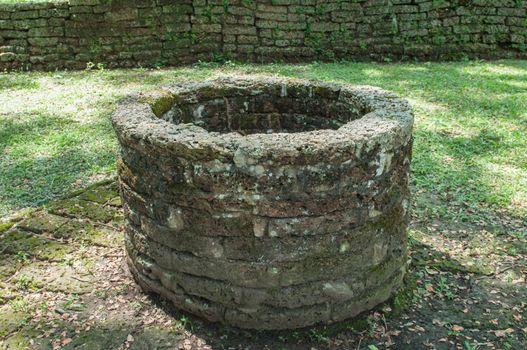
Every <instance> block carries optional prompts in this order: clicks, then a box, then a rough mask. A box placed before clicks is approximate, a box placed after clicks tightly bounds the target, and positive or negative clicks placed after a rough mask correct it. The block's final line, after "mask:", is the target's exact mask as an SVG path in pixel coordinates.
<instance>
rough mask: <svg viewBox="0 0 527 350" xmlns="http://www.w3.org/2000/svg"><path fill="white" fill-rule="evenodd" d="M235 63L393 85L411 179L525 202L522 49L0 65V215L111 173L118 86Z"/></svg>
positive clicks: (463, 194)
mask: <svg viewBox="0 0 527 350" xmlns="http://www.w3.org/2000/svg"><path fill="white" fill-rule="evenodd" d="M231 72H245V73H270V74H273V75H286V76H295V77H302V78H315V79H322V80H326V81H335V82H345V83H352V84H362V85H376V86H380V87H382V88H385V89H388V90H392V91H394V92H396V93H398V94H399V95H400V96H403V97H406V98H408V99H409V100H410V101H411V102H412V104H413V106H414V109H415V114H416V119H415V133H414V135H415V142H414V156H413V165H412V167H413V180H412V181H413V183H414V185H415V186H416V188H417V189H418V190H424V191H434V192H436V193H437V194H438V195H439V196H440V198H441V199H443V200H445V201H450V202H456V203H457V204H459V203H462V204H464V205H467V206H470V207H476V206H479V205H484V206H490V207H495V208H506V209H508V210H511V211H513V212H516V213H522V215H523V214H525V213H527V156H526V155H527V136H526V135H527V61H520V60H517V61H497V62H455V63H419V64H375V63H330V64H317V63H313V64H303V65H284V64H275V65H264V66H258V65H227V66H214V65H199V66H194V67H186V68H173V69H160V70H142V69H136V70H102V71H81V72H54V73H42V72H32V73H26V72H24V73H6V74H0V169H1V172H0V216H1V215H5V214H7V213H8V212H10V211H11V210H14V209H17V208H21V207H27V206H35V205H38V204H41V203H44V202H46V201H48V200H49V199H51V198H54V197H56V196H58V195H60V194H62V193H65V192H68V191H70V190H71V189H72V188H74V187H76V186H81V185H85V184H87V183H89V182H92V181H94V180H96V179H98V178H100V177H101V176H102V177H104V176H109V175H111V174H112V173H113V172H114V169H115V166H114V155H115V152H116V149H117V142H116V139H115V135H114V133H113V130H112V128H111V125H110V122H109V116H110V115H111V112H112V111H113V109H114V108H115V105H116V101H118V100H119V99H120V98H121V97H122V96H124V95H125V94H127V93H130V92H133V91H138V90H141V89H148V88H151V87H154V86H157V85H160V84H161V85H162V84H166V83H169V82H172V81H174V80H178V79H188V78H195V79H202V78H205V77H209V76H213V75H215V74H218V73H231Z"/></svg>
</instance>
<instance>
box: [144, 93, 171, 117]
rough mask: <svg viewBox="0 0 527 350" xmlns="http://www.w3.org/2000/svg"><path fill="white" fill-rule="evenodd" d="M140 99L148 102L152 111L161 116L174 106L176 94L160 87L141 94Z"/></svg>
mask: <svg viewBox="0 0 527 350" xmlns="http://www.w3.org/2000/svg"><path fill="white" fill-rule="evenodd" d="M139 101H140V102H143V103H147V104H148V105H149V106H150V107H151V108H152V112H153V113H154V114H155V115H156V116H157V117H160V116H161V115H163V114H164V113H166V112H168V111H169V110H170V108H172V105H173V104H174V96H173V95H172V94H171V93H169V92H168V91H166V90H161V89H158V90H153V91H149V92H148V93H145V94H143V95H141V97H140V98H139Z"/></svg>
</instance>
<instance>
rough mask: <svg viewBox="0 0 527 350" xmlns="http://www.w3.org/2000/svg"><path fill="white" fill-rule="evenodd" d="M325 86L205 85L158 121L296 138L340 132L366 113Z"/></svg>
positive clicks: (180, 99)
mask: <svg viewBox="0 0 527 350" xmlns="http://www.w3.org/2000/svg"><path fill="white" fill-rule="evenodd" d="M340 95H341V91H340V90H338V89H332V88H331V87H327V86H316V85H314V86H311V85H306V86H298V85H287V84H273V85H270V86H269V85H268V86H266V87H265V88H263V89H262V88H260V87H250V86H249V87H248V86H243V87H235V88H233V87H225V86H221V85H212V86H210V85H206V86H202V87H197V88H196V89H195V90H193V91H192V93H191V94H189V93H188V92H185V93H182V94H176V97H175V101H174V103H173V104H172V106H171V108H170V109H169V110H168V111H167V112H165V113H163V114H162V115H160V116H159V117H160V118H162V119H165V120H167V121H169V122H171V123H174V124H182V123H192V124H194V125H196V126H200V127H202V128H204V129H205V130H207V131H209V132H219V133H229V132H238V133H240V134H244V135H246V134H258V133H267V134H269V133H295V132H306V131H313V130H321V129H334V130H335V129H338V128H339V127H341V126H342V125H344V124H346V123H348V122H349V121H351V120H355V119H359V118H360V117H362V116H363V115H364V111H363V110H362V109H361V108H359V107H358V106H356V105H354V104H353V103H351V102H350V100H349V99H343V98H341V96H340Z"/></svg>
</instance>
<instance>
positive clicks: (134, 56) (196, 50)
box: [0, 0, 527, 70]
mask: <svg viewBox="0 0 527 350" xmlns="http://www.w3.org/2000/svg"><path fill="white" fill-rule="evenodd" d="M526 39H527V1H523V0H496V1H484V0H478V1H467V0H404V1H401V0H397V1H391V0H355V1H341V0H325V1H320V0H319V1H314V0H313V1H311V0H310V1H301V0H280V1H274V0H234V1H218V0H185V1H181V0H180V1H166V0H152V1H143V0H133V1H123V0H114V1H108V0H97V1H94V0H79V1H69V2H58V3H54V2H50V3H39V4H34V3H20V4H4V5H0V70H4V69H20V68H22V69H55V68H67V69H79V68H80V69H84V68H86V66H87V63H89V62H92V64H91V66H95V65H96V64H97V63H102V64H104V65H105V66H106V67H108V66H109V67H137V66H143V67H144V66H159V65H167V64H169V65H174V64H185V63H189V62H197V61H199V60H201V61H203V60H205V61H210V60H215V61H222V60H226V59H235V60H247V61H254V62H262V61H264V62H265V61H280V60H285V61H309V60H333V59H377V60H392V59H399V58H408V59H413V58H420V59H459V58H463V57H466V56H469V57H481V58H496V57H523V58H525V57H526V44H527V42H526Z"/></svg>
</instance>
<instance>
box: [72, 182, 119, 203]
mask: <svg viewBox="0 0 527 350" xmlns="http://www.w3.org/2000/svg"><path fill="white" fill-rule="evenodd" d="M117 196H119V193H118V192H117V190H116V189H115V188H111V187H109V186H104V187H102V186H101V187H97V188H94V189H90V190H87V191H84V192H83V193H82V194H81V195H79V196H78V198H79V199H82V200H86V201H90V202H95V203H99V204H105V203H107V202H108V201H110V200H111V199H113V198H115V197H117Z"/></svg>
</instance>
